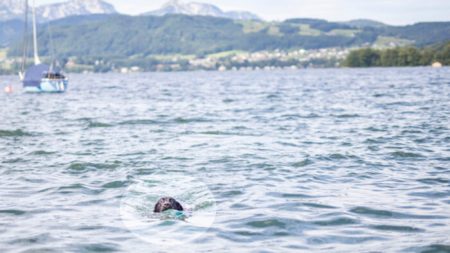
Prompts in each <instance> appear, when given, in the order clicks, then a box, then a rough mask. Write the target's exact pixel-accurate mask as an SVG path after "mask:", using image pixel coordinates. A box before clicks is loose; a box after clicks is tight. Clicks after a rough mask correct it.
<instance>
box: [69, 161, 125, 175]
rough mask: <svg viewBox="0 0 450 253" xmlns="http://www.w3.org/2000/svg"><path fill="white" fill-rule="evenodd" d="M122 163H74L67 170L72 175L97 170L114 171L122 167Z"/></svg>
mask: <svg viewBox="0 0 450 253" xmlns="http://www.w3.org/2000/svg"><path fill="white" fill-rule="evenodd" d="M120 165H121V162H118V161H115V162H114V163H83V162H81V163H80V162H73V163H71V164H70V165H69V167H68V168H67V170H68V171H70V172H71V173H84V172H88V171H96V170H113V169H117V168H118V167H120Z"/></svg>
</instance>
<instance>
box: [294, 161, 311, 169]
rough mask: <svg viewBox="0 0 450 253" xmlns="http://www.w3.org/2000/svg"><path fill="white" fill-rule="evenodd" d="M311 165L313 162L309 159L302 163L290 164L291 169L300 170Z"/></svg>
mask: <svg viewBox="0 0 450 253" xmlns="http://www.w3.org/2000/svg"><path fill="white" fill-rule="evenodd" d="M313 163H314V162H313V161H312V160H310V159H305V160H303V161H300V162H295V163H293V164H292V167H294V168H301V167H306V166H308V165H311V164H313Z"/></svg>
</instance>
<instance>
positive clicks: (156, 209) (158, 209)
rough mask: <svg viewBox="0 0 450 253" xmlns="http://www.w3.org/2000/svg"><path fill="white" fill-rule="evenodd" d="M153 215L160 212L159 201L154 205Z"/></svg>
mask: <svg viewBox="0 0 450 253" xmlns="http://www.w3.org/2000/svg"><path fill="white" fill-rule="evenodd" d="M153 212H154V213H160V212H161V201H158V202H157V203H156V204H155V209H154V210H153Z"/></svg>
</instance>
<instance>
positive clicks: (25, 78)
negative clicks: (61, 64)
mask: <svg viewBox="0 0 450 253" xmlns="http://www.w3.org/2000/svg"><path fill="white" fill-rule="evenodd" d="M35 10H36V8H35V1H34V0H33V6H32V23H33V52H34V65H33V66H31V67H29V68H28V69H27V70H26V71H25V66H26V59H27V48H28V46H27V30H28V29H27V26H28V0H26V1H25V31H24V33H25V34H24V49H23V58H22V70H21V72H20V73H19V78H20V80H21V81H22V83H23V89H24V91H25V92H30V93H62V92H65V91H66V90H67V86H68V83H69V80H68V78H67V77H65V76H64V75H63V74H62V72H61V70H60V69H58V68H56V67H55V66H54V64H53V63H52V64H50V65H47V64H43V63H41V60H40V59H39V53H38V41H37V27H36V26H37V25H36V11H35Z"/></svg>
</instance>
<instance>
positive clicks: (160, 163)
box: [0, 68, 450, 252]
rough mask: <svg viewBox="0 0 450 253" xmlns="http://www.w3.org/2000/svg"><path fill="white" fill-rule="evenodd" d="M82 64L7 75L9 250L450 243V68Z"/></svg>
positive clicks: (4, 238) (4, 125)
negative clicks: (79, 69)
mask: <svg viewBox="0 0 450 253" xmlns="http://www.w3.org/2000/svg"><path fill="white" fill-rule="evenodd" d="M69 76H70V79H71V80H70V84H69V91H68V92H67V93H65V94H23V93H21V92H20V89H19V88H18V87H19V84H18V81H17V78H16V77H13V76H3V77H1V79H0V87H1V88H2V89H3V87H4V86H5V85H7V84H15V85H16V92H14V93H12V94H5V93H3V92H2V93H1V94H0V158H1V160H0V178H1V184H0V249H1V251H2V252H167V251H171V252H173V251H175V252H176V251H179V250H180V249H182V251H183V252H237V251H239V252H369V251H370V252H450V236H449V235H450V129H449V128H450V124H449V123H450V121H449V117H450V68H441V69H432V68H387V69H308V70H298V71H273V72H263V71H261V72H224V73H220V72H188V73H142V74H129V75H120V74H86V75H82V74H71V75H69ZM162 196H174V197H175V198H177V199H178V200H179V201H180V202H181V203H182V204H183V205H184V206H185V207H187V208H188V209H189V212H190V214H189V218H188V219H186V220H184V221H183V220H174V219H162V218H161V217H158V216H155V215H154V214H153V213H152V212H153V206H154V204H155V202H156V200H157V199H158V198H159V197H162Z"/></svg>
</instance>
